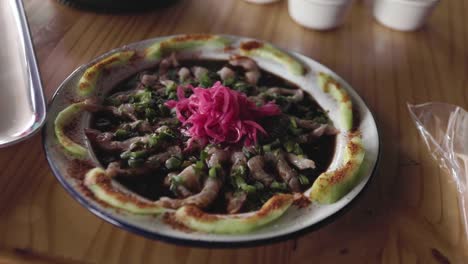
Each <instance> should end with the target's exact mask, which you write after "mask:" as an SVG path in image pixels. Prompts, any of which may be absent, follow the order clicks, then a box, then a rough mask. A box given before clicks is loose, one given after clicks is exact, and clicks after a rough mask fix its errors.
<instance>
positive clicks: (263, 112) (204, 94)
mask: <svg viewBox="0 0 468 264" xmlns="http://www.w3.org/2000/svg"><path fill="white" fill-rule="evenodd" d="M189 89H192V91H193V94H192V95H191V96H190V97H188V98H186V97H185V92H184V88H183V87H178V88H177V97H178V101H176V100H170V101H167V102H166V106H167V107H169V108H171V109H173V108H175V110H176V114H177V118H178V119H179V121H180V122H181V123H182V126H183V127H184V128H185V129H186V133H187V135H188V136H191V137H192V138H193V139H196V140H199V141H200V143H202V144H206V143H208V142H211V143H223V142H226V143H238V142H240V141H241V140H244V144H245V145H251V144H252V143H256V142H257V136H258V134H259V133H262V134H264V135H267V133H266V131H265V130H264V129H263V127H262V126H261V125H260V124H259V123H258V122H257V121H258V120H259V119H261V118H263V117H267V116H275V115H279V114H280V113H281V110H280V109H279V107H278V106H277V105H276V104H275V103H273V102H268V103H266V104H265V105H263V106H256V105H255V103H254V102H252V101H250V100H248V99H247V97H246V95H245V94H243V93H240V92H238V91H235V90H231V89H230V88H228V87H226V86H223V85H222V84H221V83H220V82H216V83H215V84H214V85H213V86H212V87H211V88H201V87H196V88H193V87H191V86H189Z"/></svg>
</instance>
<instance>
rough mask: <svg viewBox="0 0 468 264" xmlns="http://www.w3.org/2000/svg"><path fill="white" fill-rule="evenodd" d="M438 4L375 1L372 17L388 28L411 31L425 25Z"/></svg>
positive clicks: (418, 0) (432, 0)
mask: <svg viewBox="0 0 468 264" xmlns="http://www.w3.org/2000/svg"><path fill="white" fill-rule="evenodd" d="M462 1H465V0H462ZM438 3H439V0H375V1H374V7H373V11H374V17H375V19H376V20H377V21H379V22H380V23H381V24H383V25H385V26H387V27H389V28H393V29H396V30H401V31H413V30H417V29H419V28H421V27H422V26H423V25H424V24H425V23H426V20H427V18H428V17H429V15H430V14H431V13H432V10H433V9H434V7H436V5H437V4H438Z"/></svg>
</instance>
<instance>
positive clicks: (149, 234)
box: [41, 34, 381, 248]
mask: <svg viewBox="0 0 468 264" xmlns="http://www.w3.org/2000/svg"><path fill="white" fill-rule="evenodd" d="M213 35H219V36H226V37H229V38H233V39H236V40H243V39H249V40H256V39H253V38H248V37H241V36H234V35H221V34H213ZM174 36H179V35H169V36H163V37H156V38H152V39H147V40H143V41H139V42H134V43H130V44H128V45H124V46H122V47H120V48H116V49H112V50H110V51H108V52H106V53H104V54H101V55H99V56H97V57H95V58H94V59H92V60H91V61H90V62H88V63H86V64H84V65H81V66H80V67H78V68H77V69H75V70H74V71H73V72H72V73H71V74H70V75H68V77H67V78H66V79H65V80H64V81H63V82H62V83H61V84H60V85H59V87H58V89H57V90H56V91H55V93H54V95H53V96H52V99H51V100H50V102H49V104H48V109H50V106H51V105H52V104H53V103H54V102H55V100H56V99H57V97H58V95H59V94H60V92H61V90H62V89H64V88H65V87H66V84H67V83H69V82H70V81H71V80H72V79H73V78H74V77H75V75H76V74H77V73H78V72H80V71H82V70H84V69H86V68H88V67H90V66H91V65H92V64H93V63H95V61H98V60H99V59H102V58H103V57H106V56H109V55H111V54H113V53H115V52H117V51H120V50H123V49H127V48H133V47H135V46H138V45H142V44H146V43H152V42H154V41H157V40H160V39H166V38H171V37H174ZM257 41H262V42H265V43H269V42H266V41H263V40H257ZM274 46H275V47H277V46H276V45H274ZM280 49H281V50H283V51H285V52H286V53H288V54H293V55H295V56H297V57H299V58H300V59H301V60H302V61H304V60H309V61H307V62H305V64H306V65H307V66H309V67H311V66H314V67H315V66H319V67H321V68H322V69H324V70H326V71H327V72H328V73H331V74H332V75H333V77H335V78H337V79H338V80H339V81H340V83H342V84H343V86H344V88H345V89H346V90H347V91H348V92H350V93H351V94H350V96H351V97H352V98H353V99H355V100H356V99H357V100H358V102H356V103H357V104H358V105H359V106H360V108H363V109H365V110H366V112H368V113H367V114H369V115H370V118H371V121H372V125H374V128H375V135H376V139H377V146H376V148H377V149H376V154H375V162H374V164H373V166H372V167H371V168H369V169H368V171H366V174H368V176H366V177H363V179H362V180H361V186H359V185H357V186H356V187H355V188H354V189H352V190H351V191H350V193H351V192H352V191H354V190H356V189H357V188H359V187H360V189H359V190H357V192H356V193H355V194H354V196H353V197H348V199H346V201H345V203H344V204H343V206H342V207H340V208H338V209H337V210H335V211H333V212H332V213H330V214H328V215H326V216H324V217H322V218H321V219H320V220H319V221H317V222H315V223H312V224H310V225H307V226H305V227H301V228H298V229H297V230H294V231H291V232H287V233H282V234H278V235H275V233H274V232H270V233H273V235H267V236H265V235H264V236H265V237H262V238H252V239H239V240H229V239H226V240H206V239H191V238H182V237H177V236H171V235H166V234H162V233H159V232H157V231H153V230H147V229H145V228H143V227H142V226H141V225H138V224H135V223H132V222H129V221H124V220H121V219H117V217H115V216H114V215H113V214H112V213H109V212H106V211H104V210H103V209H102V208H101V206H98V205H97V204H92V203H90V202H89V201H88V199H90V198H85V197H84V196H85V195H83V193H82V192H81V191H79V190H77V188H76V187H74V186H72V184H70V182H68V181H67V179H65V178H66V176H64V175H62V173H61V172H60V170H59V168H58V167H57V166H56V165H55V162H54V160H53V157H52V154H51V153H50V149H49V148H48V147H47V141H48V138H49V137H48V132H47V130H48V127H49V126H50V125H53V122H51V120H49V119H50V114H49V115H48V116H47V120H46V123H45V125H44V127H43V128H42V133H41V134H42V147H43V149H44V152H45V154H46V159H47V162H48V165H49V167H50V169H51V170H52V173H53V174H54V176H55V177H56V178H57V180H58V181H59V182H60V184H61V185H62V186H63V187H64V188H65V190H66V191H67V192H68V193H69V194H70V195H71V196H72V197H73V198H74V199H75V200H77V201H78V202H79V203H80V204H81V205H82V206H83V207H85V208H86V209H88V210H89V211H91V212H92V213H93V214H94V215H96V216H98V217H99V218H102V219H103V220H105V221H107V222H109V223H111V224H113V225H115V226H117V227H119V228H122V229H124V230H126V231H129V232H132V233H135V234H138V235H142V236H144V237H146V238H150V239H155V240H159V241H164V242H169V243H173V244H177V245H183V246H195V247H210V248H233V247H253V246H261V245H265V244H271V243H276V242H280V241H284V240H288V239H291V238H295V237H298V236H301V235H303V234H305V233H308V232H311V231H314V230H317V229H319V228H321V227H323V226H325V225H328V224H329V223H331V222H333V221H334V220H336V219H337V218H338V217H340V216H341V215H343V214H344V213H346V212H347V211H348V210H349V209H351V207H352V206H353V205H354V204H355V203H356V201H357V200H358V198H359V197H361V196H362V194H363V193H364V192H365V190H366V189H367V188H368V186H369V185H370V182H371V180H372V178H373V177H374V175H375V173H376V170H377V168H378V165H379V162H380V155H381V148H380V143H381V142H380V136H379V128H378V126H377V124H376V122H375V118H374V116H373V114H372V112H371V111H370V109H369V107H368V106H367V104H366V103H365V102H364V101H363V100H362V98H361V97H360V96H359V94H358V93H357V92H356V91H355V90H354V89H353V88H352V87H351V86H350V85H349V84H348V83H347V82H346V81H345V80H343V79H342V78H341V77H340V76H339V75H338V74H336V73H335V72H334V71H332V70H330V69H329V68H328V67H326V66H324V65H323V64H321V63H319V62H318V61H316V60H314V59H312V58H309V57H307V56H304V55H301V54H299V53H296V52H290V51H287V50H284V49H282V48H280ZM350 193H348V194H347V196H348V195H349V194H350ZM345 197H346V196H345ZM345 197H343V198H342V199H344V198H345ZM214 235H216V234H214ZM245 235H249V234H245ZM252 237H254V236H252Z"/></svg>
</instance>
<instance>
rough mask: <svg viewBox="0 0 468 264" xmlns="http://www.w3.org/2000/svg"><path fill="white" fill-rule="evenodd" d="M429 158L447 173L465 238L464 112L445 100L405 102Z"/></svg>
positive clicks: (467, 155)
mask: <svg viewBox="0 0 468 264" xmlns="http://www.w3.org/2000/svg"><path fill="white" fill-rule="evenodd" d="M408 109H409V112H410V114H411V117H412V118H413V120H414V122H415V123H416V127H417V129H418V130H419V132H420V134H421V136H422V138H423V139H424V141H425V143H426V146H427V147H428V149H429V151H430V153H431V155H432V157H433V158H434V159H436V160H437V162H438V163H439V165H440V166H441V167H442V168H443V169H446V170H448V171H449V172H450V175H451V176H452V179H453V181H454V182H455V183H456V186H457V190H458V192H459V195H458V198H459V203H458V204H459V206H460V211H461V213H462V218H463V219H462V220H463V223H464V227H465V233H466V236H467V238H468V112H467V111H466V110H464V109H463V108H461V107H458V106H455V105H450V104H445V103H426V104H420V105H410V104H408Z"/></svg>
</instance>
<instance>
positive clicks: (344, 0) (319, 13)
mask: <svg viewBox="0 0 468 264" xmlns="http://www.w3.org/2000/svg"><path fill="white" fill-rule="evenodd" d="M351 3H352V0H289V1H288V10H289V15H290V16H291V18H292V19H293V20H294V21H296V22H297V23H299V24H300V25H302V26H304V27H307V28H311V29H316V30H328V29H333V28H336V27H338V26H340V25H341V24H343V21H344V18H345V16H346V13H347V12H348V10H349V7H350V6H351Z"/></svg>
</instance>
